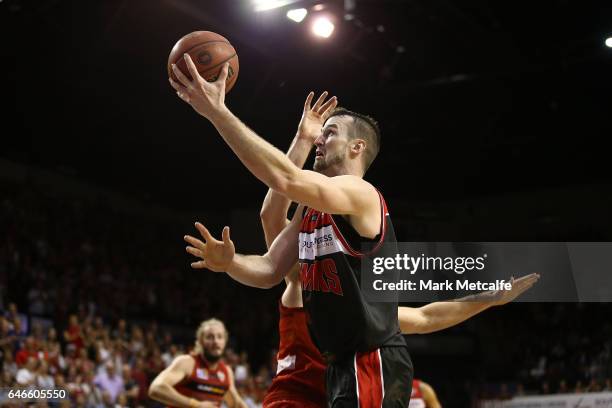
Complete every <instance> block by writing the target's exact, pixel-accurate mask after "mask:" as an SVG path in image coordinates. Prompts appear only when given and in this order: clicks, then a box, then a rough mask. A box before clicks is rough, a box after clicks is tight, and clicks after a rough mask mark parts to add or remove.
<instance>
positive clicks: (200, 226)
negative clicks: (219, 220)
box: [195, 222, 215, 242]
mask: <svg viewBox="0 0 612 408" xmlns="http://www.w3.org/2000/svg"><path fill="white" fill-rule="evenodd" d="M195 227H196V228H197V229H198V231H200V234H201V235H202V236H203V237H204V239H205V240H206V242H208V241H214V240H215V238H213V236H212V235H210V232H209V231H208V229H207V228H206V227H205V226H204V225H203V224H202V223H200V222H196V223H195Z"/></svg>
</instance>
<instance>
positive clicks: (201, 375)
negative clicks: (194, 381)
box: [196, 368, 208, 380]
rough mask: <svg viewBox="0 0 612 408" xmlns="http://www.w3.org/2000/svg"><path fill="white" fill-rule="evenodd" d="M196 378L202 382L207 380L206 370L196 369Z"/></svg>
mask: <svg viewBox="0 0 612 408" xmlns="http://www.w3.org/2000/svg"><path fill="white" fill-rule="evenodd" d="M196 377H198V378H201V379H202V380H208V370H206V369H205V368H198V369H196Z"/></svg>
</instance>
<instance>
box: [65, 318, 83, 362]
mask: <svg viewBox="0 0 612 408" xmlns="http://www.w3.org/2000/svg"><path fill="white" fill-rule="evenodd" d="M83 337H84V336H83V331H82V330H81V326H80V325H79V321H78V318H77V316H76V315H75V314H73V315H70V318H69V322H68V329H67V330H66V331H64V340H66V342H67V343H68V347H69V348H70V349H71V351H73V352H74V353H76V352H78V350H80V349H82V348H83V347H84V346H85V343H84V341H83Z"/></svg>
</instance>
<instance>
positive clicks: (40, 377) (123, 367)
mask: <svg viewBox="0 0 612 408" xmlns="http://www.w3.org/2000/svg"><path fill="white" fill-rule="evenodd" d="M23 320H24V318H23V315H22V314H20V313H19V311H18V309H17V306H16V305H15V304H14V303H11V304H9V306H8V309H7V310H6V312H5V313H4V315H2V316H0V328H1V331H0V353H1V361H2V365H1V367H2V377H1V378H0V387H1V388H2V389H3V390H4V391H6V390H9V389H12V390H18V389H21V390H35V389H39V390H40V389H55V390H66V391H67V394H66V395H67V396H68V397H69V398H67V399H64V400H63V401H58V402H57V404H58V405H61V406H78V407H96V408H97V407H100V408H101V407H140V406H143V407H144V406H148V407H155V406H159V404H157V403H155V402H154V401H152V400H150V399H149V398H148V396H147V391H148V387H149V384H150V383H151V381H152V380H153V379H154V378H155V376H156V375H157V374H159V372H160V371H162V370H163V369H164V368H165V367H167V366H168V365H169V364H170V363H171V362H172V361H173V359H174V358H175V357H176V356H178V355H180V354H184V353H186V352H189V351H190V345H179V344H175V343H173V341H172V337H171V335H170V334H169V333H166V334H164V335H162V334H161V333H160V331H159V329H158V327H157V325H156V324H151V325H149V326H147V327H141V326H139V325H131V324H128V322H126V320H124V319H120V320H118V321H117V322H116V324H115V325H107V324H105V323H104V322H103V320H102V318H100V317H92V316H85V315H77V314H73V315H70V316H69V319H68V322H66V323H67V324H66V325H65V329H64V330H62V331H59V330H58V329H57V328H56V327H55V326H53V325H50V326H48V327H43V325H41V324H40V323H38V322H37V323H34V324H33V325H32V326H31V328H30V330H27V333H26V330H24V329H23V327H24V326H25V322H24V321H23ZM225 360H226V362H227V363H229V364H230V365H231V366H232V368H233V370H234V372H235V379H236V385H237V387H238V389H239V391H240V392H241V394H242V395H244V397H245V398H246V400H247V402H248V404H249V405H250V406H252V407H257V406H259V405H260V404H261V401H262V399H263V395H264V393H265V390H266V389H267V387H268V385H269V382H270V380H271V374H270V373H272V372H274V370H275V368H274V366H273V364H274V361H275V359H274V358H271V359H270V360H269V362H270V364H271V366H269V367H268V366H267V365H262V366H261V368H260V369H259V370H258V372H257V373H253V372H251V367H250V365H249V359H248V354H247V353H246V352H242V353H236V352H235V351H234V350H232V349H231V348H229V349H227V351H226V355H225ZM8 406H10V405H8Z"/></svg>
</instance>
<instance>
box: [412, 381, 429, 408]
mask: <svg viewBox="0 0 612 408" xmlns="http://www.w3.org/2000/svg"><path fill="white" fill-rule="evenodd" d="M408 407H409V408H425V407H426V405H425V400H424V399H423V393H422V392H421V382H420V381H419V380H412V394H411V395H410V405H409V406H408Z"/></svg>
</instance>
